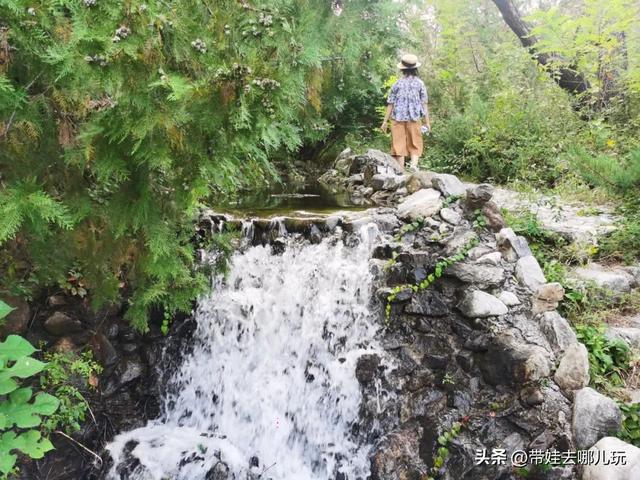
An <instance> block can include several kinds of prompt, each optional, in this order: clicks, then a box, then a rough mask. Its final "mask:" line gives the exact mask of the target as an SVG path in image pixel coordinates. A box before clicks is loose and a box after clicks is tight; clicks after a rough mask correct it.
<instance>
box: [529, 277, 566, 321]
mask: <svg viewBox="0 0 640 480" xmlns="http://www.w3.org/2000/svg"><path fill="white" fill-rule="evenodd" d="M563 298H564V288H563V287H562V285H560V284H559V283H557V282H553V283H545V284H543V285H540V286H539V287H538V288H537V289H536V290H535V293H534V294H533V305H532V311H533V313H534V314H536V313H542V312H550V311H552V310H555V309H556V308H558V303H559V302H560V301H561V300H562V299H563Z"/></svg>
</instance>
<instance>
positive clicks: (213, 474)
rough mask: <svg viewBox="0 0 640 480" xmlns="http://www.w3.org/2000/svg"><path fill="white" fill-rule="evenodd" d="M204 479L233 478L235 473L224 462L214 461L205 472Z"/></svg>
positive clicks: (229, 479) (221, 479)
mask: <svg viewBox="0 0 640 480" xmlns="http://www.w3.org/2000/svg"><path fill="white" fill-rule="evenodd" d="M204 478H205V480H233V479H234V478H235V475H233V473H231V471H230V470H229V466H228V465H227V464H226V463H224V462H220V461H218V462H216V464H215V465H214V466H213V467H211V469H210V470H209V471H208V472H207V473H206V475H205V477H204Z"/></svg>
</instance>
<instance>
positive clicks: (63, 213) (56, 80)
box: [0, 0, 402, 331]
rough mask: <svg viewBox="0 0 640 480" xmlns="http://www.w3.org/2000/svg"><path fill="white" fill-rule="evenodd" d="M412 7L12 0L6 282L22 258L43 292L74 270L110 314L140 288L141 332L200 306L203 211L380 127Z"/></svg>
mask: <svg viewBox="0 0 640 480" xmlns="http://www.w3.org/2000/svg"><path fill="white" fill-rule="evenodd" d="M401 8H402V5H401V4H399V3H397V2H391V1H382V2H370V1H366V0H351V1H349V2H344V3H343V4H342V8H341V13H340V15H337V14H336V13H337V11H336V8H335V5H334V4H333V2H331V1H328V0H323V1H315V0H313V1H312V0H262V1H260V0H258V1H249V0H242V1H238V0H234V1H231V0H216V1H213V0H199V1H194V0H169V1H163V2H153V1H148V2H143V1H140V0H131V1H127V2H121V1H116V0H29V1H25V0H0V60H1V61H0V172H2V173H1V177H0V181H1V182H2V183H1V184H2V192H1V193H0V214H1V215H2V225H1V226H0V242H1V243H0V248H4V249H5V254H3V255H2V258H3V262H4V263H3V269H4V270H5V272H9V273H8V274H7V275H4V280H3V281H4V282H5V285H4V288H5V289H6V288H9V286H10V284H11V282H15V281H16V280H17V279H19V278H23V277H24V276H25V274H24V272H21V273H15V272H16V271H18V270H19V269H16V268H15V266H9V265H8V264H7V260H6V258H7V255H6V252H9V251H10V252H16V251H19V252H20V254H21V255H22V257H23V258H20V259H19V262H20V263H21V264H25V263H26V264H27V265H28V268H29V270H30V275H31V276H33V275H35V283H36V284H37V285H40V286H42V285H47V284H50V283H55V282H56V281H59V279H60V278H64V277H65V276H66V274H67V272H69V271H70V269H72V268H73V269H75V270H79V271H81V272H82V275H83V280H84V282H85V283H86V285H87V287H88V289H89V292H90V294H91V298H92V299H93V302H94V304H95V305H96V306H98V305H100V304H103V303H105V302H110V301H114V300H115V299H116V298H118V296H120V295H122V294H123V293H125V292H126V293H127V294H128V295H129V298H130V300H129V301H130V306H129V309H128V316H129V318H130V319H131V321H132V322H133V324H134V325H135V326H136V327H137V328H139V329H140V330H143V331H144V330H146V329H147V314H148V311H149V309H150V308H154V307H163V308H164V309H165V310H168V311H170V312H175V311H177V310H190V308H191V302H192V300H193V298H194V297H195V296H196V295H197V294H198V293H199V292H201V291H202V289H203V288H205V286H206V284H207V282H206V281H205V278H204V275H203V274H202V273H201V272H199V271H198V268H197V267H196V265H194V261H193V258H194V255H193V247H192V244H191V241H190V239H191V236H192V233H193V227H192V223H191V220H192V218H193V215H194V214H195V212H196V210H197V207H198V206H199V205H201V204H202V203H205V202H207V203H210V202H211V201H212V199H214V198H219V197H221V196H224V195H228V194H231V193H233V192H235V191H237V190H238V189H240V188H243V187H247V186H251V185H255V184H260V183H264V182H267V181H270V180H273V179H274V178H276V177H277V172H276V171H275V169H274V167H273V164H272V162H271V161H272V159H274V158H280V159H281V158H284V157H286V156H291V155H295V152H297V151H298V150H299V149H300V148H302V147H303V146H305V147H306V146H313V145H314V144H319V143H321V142H324V141H326V140H327V139H328V138H330V137H335V136H336V135H341V134H344V133H345V132H346V131H347V130H348V129H349V126H350V125H352V124H355V123H359V122H360V123H361V122H362V121H364V120H366V119H367V118H375V110H374V109H375V106H376V105H377V104H378V103H379V102H380V99H381V97H380V94H381V88H380V87H381V86H382V83H383V79H384V78H385V77H386V76H387V73H388V70H389V65H392V63H391V59H392V58H393V57H395V52H396V48H397V46H398V43H399V41H398V34H399V32H398V33H394V32H397V30H398V28H397V22H398V20H399V10H400V9H401ZM16 246H18V247H16ZM11 272H13V273H11Z"/></svg>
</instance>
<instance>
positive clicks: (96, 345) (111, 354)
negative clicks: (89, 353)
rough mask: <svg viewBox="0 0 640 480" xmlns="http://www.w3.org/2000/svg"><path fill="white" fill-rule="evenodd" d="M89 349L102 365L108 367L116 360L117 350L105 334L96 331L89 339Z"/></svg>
mask: <svg viewBox="0 0 640 480" xmlns="http://www.w3.org/2000/svg"><path fill="white" fill-rule="evenodd" d="M91 349H92V350H93V355H94V358H95V359H96V360H97V361H98V362H99V363H100V364H101V365H102V366H103V367H110V366H111V365H115V364H116V362H117V361H118V352H116V349H115V348H114V347H113V345H112V344H111V342H110V341H109V339H108V338H107V337H106V335H104V334H102V333H97V334H96V335H94V336H93V338H92V339H91Z"/></svg>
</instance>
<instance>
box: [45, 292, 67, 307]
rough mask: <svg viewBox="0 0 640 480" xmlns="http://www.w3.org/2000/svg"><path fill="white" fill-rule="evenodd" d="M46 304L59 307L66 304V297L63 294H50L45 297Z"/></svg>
mask: <svg viewBox="0 0 640 480" xmlns="http://www.w3.org/2000/svg"><path fill="white" fill-rule="evenodd" d="M47 304H48V305H49V306H50V307H60V306H62V305H66V304H67V298H66V297H65V296H64V295H51V296H50V297H49V298H47Z"/></svg>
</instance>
